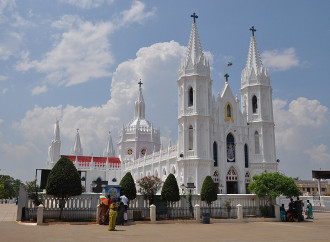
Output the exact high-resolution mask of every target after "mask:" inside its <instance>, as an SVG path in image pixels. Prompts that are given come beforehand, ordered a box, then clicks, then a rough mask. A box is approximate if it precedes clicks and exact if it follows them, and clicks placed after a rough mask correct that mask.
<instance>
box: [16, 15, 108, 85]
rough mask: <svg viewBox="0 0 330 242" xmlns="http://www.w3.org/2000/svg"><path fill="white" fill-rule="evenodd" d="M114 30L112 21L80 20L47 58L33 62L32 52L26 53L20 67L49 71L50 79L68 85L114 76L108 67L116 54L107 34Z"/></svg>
mask: <svg viewBox="0 0 330 242" xmlns="http://www.w3.org/2000/svg"><path fill="white" fill-rule="evenodd" d="M62 25H63V23H62ZM112 30H113V25H112V24H111V23H109V22H107V23H97V24H93V23H91V22H89V21H86V22H80V23H78V26H77V27H76V28H73V29H70V30H69V31H68V32H65V33H63V34H62V36H61V40H60V42H59V43H58V44H57V45H56V46H55V47H54V49H53V50H51V51H50V52H48V53H47V54H46V55H45V58H44V59H42V60H40V61H38V60H32V61H31V60H30V59H29V52H26V51H25V52H22V61H21V62H19V63H18V64H17V66H16V69H17V70H19V71H27V70H30V69H35V70H36V71H38V72H42V73H46V78H45V81H46V82H48V83H51V84H53V85H65V86H71V85H75V84H80V83H84V82H87V81H89V80H93V79H97V78H100V77H107V76H110V75H111V73H110V72H109V71H108V69H109V66H110V65H111V64H113V57H112V55H111V53H110V44H109V41H108V39H107V36H108V35H109V34H110V33H111V31H112Z"/></svg>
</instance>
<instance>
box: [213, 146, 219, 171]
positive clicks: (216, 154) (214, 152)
mask: <svg viewBox="0 0 330 242" xmlns="http://www.w3.org/2000/svg"><path fill="white" fill-rule="evenodd" d="M213 160H214V166H218V144H217V142H215V141H214V143H213Z"/></svg>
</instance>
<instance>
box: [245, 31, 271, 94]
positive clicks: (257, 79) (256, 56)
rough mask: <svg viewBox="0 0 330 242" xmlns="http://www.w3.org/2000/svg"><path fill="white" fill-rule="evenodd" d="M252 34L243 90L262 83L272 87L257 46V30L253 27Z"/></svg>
mask: <svg viewBox="0 0 330 242" xmlns="http://www.w3.org/2000/svg"><path fill="white" fill-rule="evenodd" d="M250 31H251V32H252V36H251V39H250V46H249V53H248V57H247V61H246V66H245V68H244V70H243V71H242V77H241V82H242V83H241V84H242V88H243V87H245V86H246V85H250V84H255V83H259V84H260V83H262V84H266V85H270V82H269V74H268V71H267V69H266V68H264V66H263V64H262V61H261V57H260V53H259V49H258V46H257V42H256V39H255V34H254V32H256V31H257V30H256V29H255V28H254V26H252V27H251V28H250Z"/></svg>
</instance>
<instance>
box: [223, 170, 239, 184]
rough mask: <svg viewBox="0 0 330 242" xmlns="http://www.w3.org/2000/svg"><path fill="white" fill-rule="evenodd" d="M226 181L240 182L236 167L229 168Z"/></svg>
mask: <svg viewBox="0 0 330 242" xmlns="http://www.w3.org/2000/svg"><path fill="white" fill-rule="evenodd" d="M226 180H227V181H237V180H238V177H237V172H236V170H235V168H234V167H230V168H229V170H228V172H227V176H226Z"/></svg>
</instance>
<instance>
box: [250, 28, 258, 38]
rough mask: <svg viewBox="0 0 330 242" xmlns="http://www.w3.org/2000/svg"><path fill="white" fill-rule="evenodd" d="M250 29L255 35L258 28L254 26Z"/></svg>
mask: <svg viewBox="0 0 330 242" xmlns="http://www.w3.org/2000/svg"><path fill="white" fill-rule="evenodd" d="M250 31H251V32H252V36H254V32H256V31H257V30H256V29H255V28H254V26H252V27H251V28H250Z"/></svg>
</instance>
